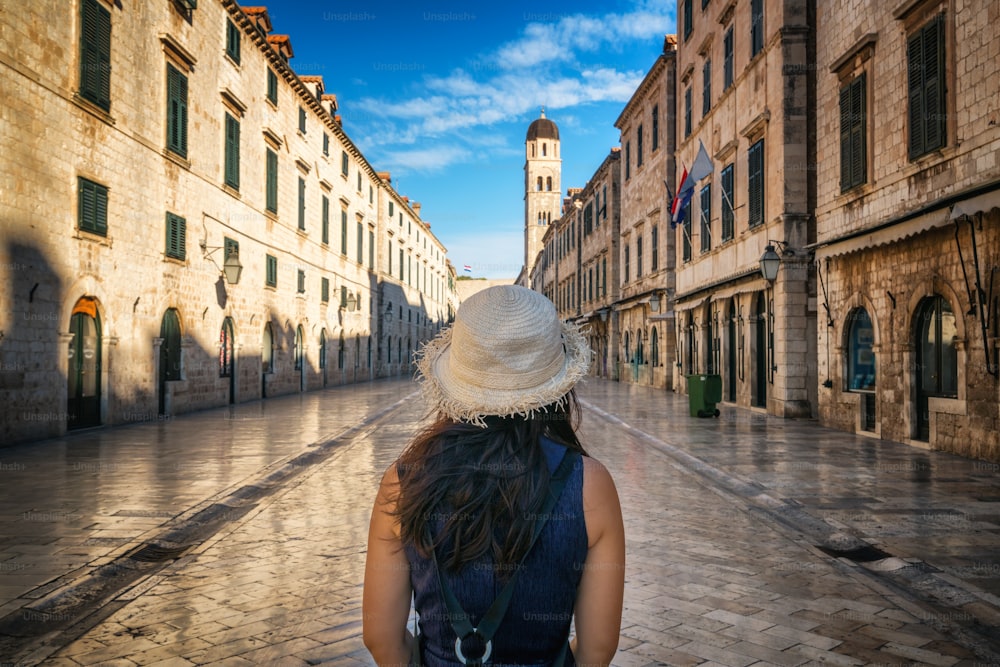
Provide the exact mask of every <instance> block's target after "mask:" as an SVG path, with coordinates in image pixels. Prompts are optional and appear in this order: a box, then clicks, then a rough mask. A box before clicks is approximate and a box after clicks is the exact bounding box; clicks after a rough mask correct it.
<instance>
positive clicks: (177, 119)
mask: <svg viewBox="0 0 1000 667" xmlns="http://www.w3.org/2000/svg"><path fill="white" fill-rule="evenodd" d="M187 98H188V80H187V77H186V76H185V75H184V74H182V73H181V72H180V70H178V69H177V68H176V67H174V66H173V65H171V64H170V63H167V148H168V149H169V150H170V151H172V152H174V153H176V154H177V155H180V156H181V157H184V158H186V157H187V114H188V109H187Z"/></svg>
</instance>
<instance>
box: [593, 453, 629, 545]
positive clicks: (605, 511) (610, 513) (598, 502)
mask: <svg viewBox="0 0 1000 667" xmlns="http://www.w3.org/2000/svg"><path fill="white" fill-rule="evenodd" d="M583 513H584V519H585V521H586V524H587V538H588V542H589V546H591V547H593V546H594V545H595V544H596V543H597V542H598V541H599V540H600V539H601V538H602V537H604V536H605V535H606V534H609V533H610V534H617V533H619V532H620V527H621V522H622V518H621V505H620V503H619V500H618V490H617V489H616V488H615V481H614V479H612V477H611V473H610V472H608V469H607V468H605V467H604V464H603V463H601V462H600V461H598V460H597V459H595V458H591V457H589V456H584V457H583Z"/></svg>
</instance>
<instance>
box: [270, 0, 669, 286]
mask: <svg viewBox="0 0 1000 667" xmlns="http://www.w3.org/2000/svg"><path fill="white" fill-rule="evenodd" d="M261 4H264V3H261ZM267 6H268V12H269V14H270V16H271V22H272V24H273V27H274V32H275V33H279V34H288V35H289V36H290V37H291V42H292V48H293V50H294V53H295V56H294V58H293V59H292V60H291V65H292V68H293V69H294V70H295V71H296V72H297V73H298V74H299V75H321V76H322V77H323V81H324V84H325V87H326V92H328V93H335V94H336V95H337V100H338V103H339V105H340V114H341V116H342V117H343V123H344V129H345V130H346V131H347V133H348V135H349V136H350V137H351V139H352V140H353V141H354V142H355V143H356V144H357V145H358V147H359V148H360V149H361V150H362V151H363V152H364V154H365V156H366V157H367V158H368V160H369V161H370V162H371V163H372V164H373V165H374V167H375V168H376V169H377V170H379V171H390V172H391V173H392V178H393V184H394V185H395V186H396V188H397V189H398V190H399V192H400V193H401V194H403V195H406V196H408V197H410V199H411V201H412V200H416V201H419V202H420V203H421V205H422V207H423V208H422V211H421V217H423V218H424V220H426V221H428V222H430V223H431V229H432V231H433V232H434V234H435V235H436V236H437V237H438V238H439V239H440V240H441V241H442V243H444V245H445V247H446V248H447V249H448V256H449V258H450V259H451V261H452V263H453V264H454V265H455V267H456V269H457V270H458V272H459V274H462V267H463V265H465V264H469V265H471V266H472V267H473V273H472V275H473V276H476V277H487V278H514V277H515V276H516V275H517V273H518V271H519V270H520V268H521V264H522V263H523V257H524V238H523V230H524V171H523V168H524V136H525V132H526V131H527V128H528V125H529V124H530V123H531V121H532V120H534V119H535V118H537V117H538V115H539V109H540V107H542V106H544V107H545V110H546V116H547V117H548V118H551V119H552V120H553V121H555V123H556V124H557V125H558V126H559V133H560V139H561V142H562V143H561V148H562V158H563V163H562V170H563V171H562V174H563V177H562V181H563V183H562V184H563V192H564V193H565V189H566V188H571V187H582V186H583V185H584V184H585V183H586V181H587V179H588V178H589V177H590V176H591V175H592V174H593V172H594V170H595V169H596V168H597V167H598V166H599V165H600V164H601V162H602V161H603V159H604V157H605V156H606V155H607V154H608V151H609V150H610V149H611V147H612V146H617V145H618V139H619V135H618V130H617V129H615V127H614V122H615V119H616V118H617V117H618V115H619V113H621V110H622V108H623V107H624V105H625V102H626V101H628V99H629V97H630V96H631V95H632V93H633V92H634V91H635V89H636V87H637V86H638V84H639V82H640V81H641V80H642V78H643V76H645V73H646V71H647V70H648V69H649V67H650V66H652V64H653V62H654V61H655V60H656V58H657V56H658V55H659V54H660V52H661V51H662V48H663V36H664V34H666V33H672V32H674V29H675V28H674V26H675V20H674V13H675V9H674V8H675V6H676V5H675V4H674V2H670V1H667V2H662V1H661V2H650V1H649V0H634V1H627V0H617V1H616V0H611V1H605V2H595V1H593V0H576V1H574V2H563V1H556V2H534V3H529V2H519V1H517V2H510V1H508V2H506V3H503V4H501V3H486V2H477V3H471V2H456V1H452V0H435V1H432V2H421V1H419V0H418V1H416V2H410V3H404V2H360V1H356V0H343V1H336V0H326V1H320V0H295V1H293V0H283V1H281V2H280V3H279V2H275V3H273V4H269V5H267ZM465 275H469V274H465Z"/></svg>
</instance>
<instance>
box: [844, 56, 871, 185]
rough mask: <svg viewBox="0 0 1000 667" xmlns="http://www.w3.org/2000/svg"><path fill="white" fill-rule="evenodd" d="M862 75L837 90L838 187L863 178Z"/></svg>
mask: <svg viewBox="0 0 1000 667" xmlns="http://www.w3.org/2000/svg"><path fill="white" fill-rule="evenodd" d="M865 126H866V121H865V75H864V74H862V75H861V76H859V77H857V78H856V79H854V80H853V81H851V83H849V84H847V85H846V86H844V87H843V88H841V89H840V190H841V192H845V191H847V190H849V189H851V188H853V187H855V186H857V185H860V184H862V183H864V182H865V180H866V159H865V154H866V146H865Z"/></svg>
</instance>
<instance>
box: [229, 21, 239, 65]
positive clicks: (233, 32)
mask: <svg viewBox="0 0 1000 667" xmlns="http://www.w3.org/2000/svg"><path fill="white" fill-rule="evenodd" d="M226 55H228V56H229V57H230V58H232V59H233V62H234V63H236V64H237V65H239V64H240V29H239V27H238V26H237V25H236V24H235V23H233V22H232V21H231V20H230V19H226Z"/></svg>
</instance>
